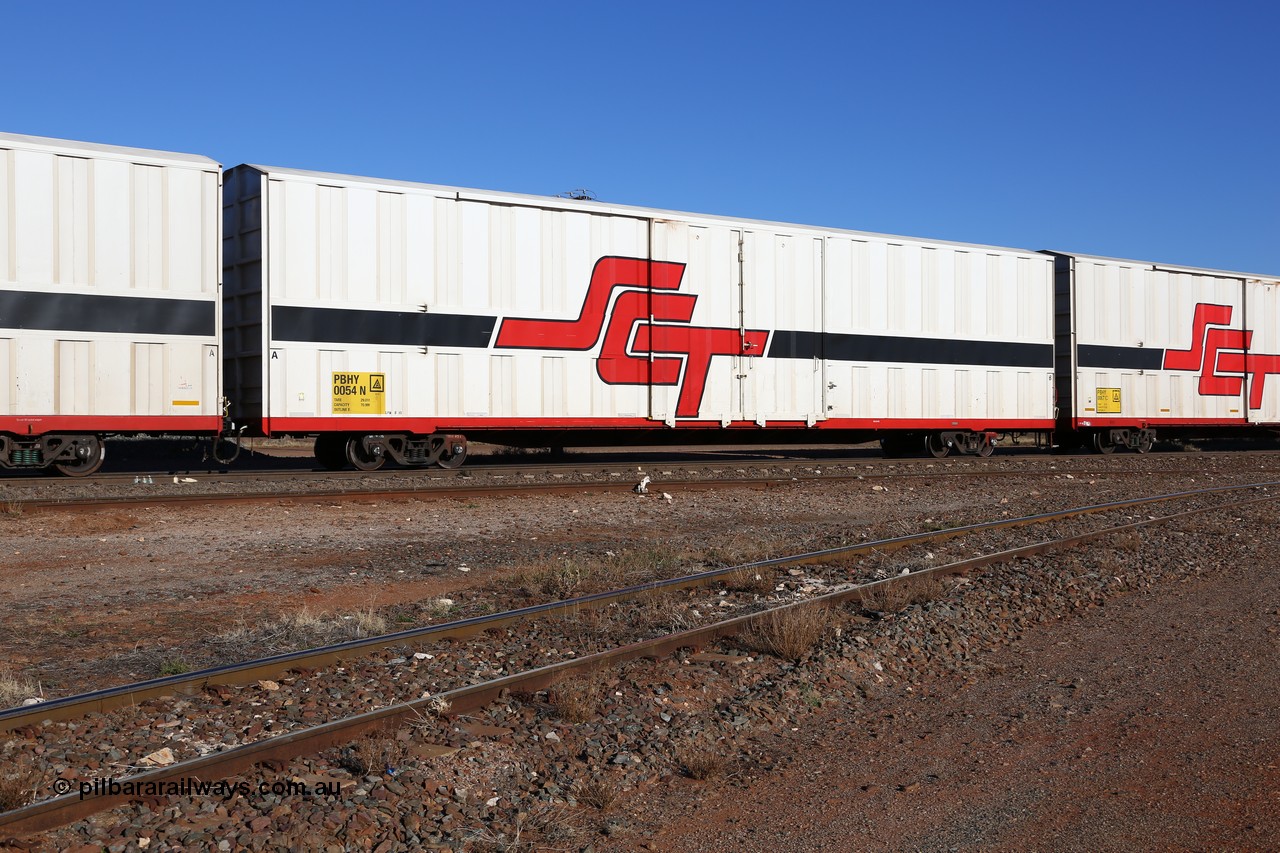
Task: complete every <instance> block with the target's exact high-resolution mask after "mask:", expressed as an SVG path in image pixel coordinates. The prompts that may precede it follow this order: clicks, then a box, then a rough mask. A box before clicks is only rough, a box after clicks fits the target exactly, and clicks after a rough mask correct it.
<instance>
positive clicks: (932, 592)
mask: <svg viewBox="0 0 1280 853" xmlns="http://www.w3.org/2000/svg"><path fill="white" fill-rule="evenodd" d="M946 592H947V585H946V584H945V583H944V582H943V580H942V578H940V577H938V576H937V575H934V574H932V573H931V574H926V575H919V576H913V575H907V576H905V577H903V578H901V579H899V580H894V581H892V582H889V583H882V584H879V585H878V586H874V587H872V588H871V589H868V590H865V591H863V593H862V594H861V596H860V600H861V606H862V609H863V610H868V611H873V612H876V613H897V612H899V611H901V610H904V609H906V608H907V607H910V606H911V605H913V604H923V603H924V602H926V601H933V600H934V599H936V598H940V597H942V596H943V595H945V594H946Z"/></svg>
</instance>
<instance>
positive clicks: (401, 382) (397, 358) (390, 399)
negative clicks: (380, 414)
mask: <svg viewBox="0 0 1280 853" xmlns="http://www.w3.org/2000/svg"><path fill="white" fill-rule="evenodd" d="M410 357H411V356H410V355H409V354H408V353H404V352H380V353H378V367H377V370H378V372H379V373H382V374H383V375H384V376H385V377H386V400H385V405H386V408H387V414H388V415H403V414H404V413H405V384H406V380H407V377H408V373H407V371H406V370H405V361H406V360H407V359H408V358H410Z"/></svg>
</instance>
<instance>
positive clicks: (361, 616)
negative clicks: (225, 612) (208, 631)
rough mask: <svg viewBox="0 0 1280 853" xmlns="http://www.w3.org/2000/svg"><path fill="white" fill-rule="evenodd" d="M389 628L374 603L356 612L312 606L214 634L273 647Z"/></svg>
mask: <svg viewBox="0 0 1280 853" xmlns="http://www.w3.org/2000/svg"><path fill="white" fill-rule="evenodd" d="M386 632H387V620H386V619H385V618H384V617H383V616H382V615H381V614H379V613H378V611H377V610H376V609H375V608H374V607H372V606H370V607H366V608H364V609H363V610H357V611H355V612H352V613H333V614H330V613H324V612H319V613H317V612H315V611H313V610H311V609H310V608H308V607H303V608H302V609H301V610H296V611H294V612H292V613H285V614H282V615H281V616H278V617H277V618H275V619H272V620H269V621H266V622H262V623H259V624H256V625H249V624H246V623H244V622H240V623H238V624H237V625H236V626H235V627H233V628H230V629H228V630H226V631H223V632H222V633H220V634H218V635H217V636H216V637H214V642H216V643H219V644H222V645H234V646H247V645H261V646H265V647H267V648H270V649H299V648H308V647H311V646H326V645H332V644H333V643H341V642H344V641H346V640H361V639H364V638H366V637H376V636H378V635H380V634H385V633H386Z"/></svg>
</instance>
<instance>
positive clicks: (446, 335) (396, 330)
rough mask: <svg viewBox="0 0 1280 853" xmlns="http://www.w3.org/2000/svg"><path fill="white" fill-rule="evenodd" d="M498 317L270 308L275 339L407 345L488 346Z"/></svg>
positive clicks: (349, 309)
mask: <svg viewBox="0 0 1280 853" xmlns="http://www.w3.org/2000/svg"><path fill="white" fill-rule="evenodd" d="M497 322H498V318H497V317H481V316H477V315H474V314H422V313H418V312H413V313H410V312H408V311H374V310H361V309H351V308H299V307H295V306H291V305H276V306H274V307H273V308H272V309H271V339H272V340H276V341H307V342H312V343H318V342H331V343H340V344H381V345H386V346H407V347H425V346H437V347H487V346H489V339H490V338H491V337H492V336H493V327H494V325H495V324H496V323H497Z"/></svg>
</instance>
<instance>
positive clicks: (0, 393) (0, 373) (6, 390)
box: [0, 158, 16, 415]
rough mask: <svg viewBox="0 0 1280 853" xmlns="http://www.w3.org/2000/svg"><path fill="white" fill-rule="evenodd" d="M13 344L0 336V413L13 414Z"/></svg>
mask: <svg viewBox="0 0 1280 853" xmlns="http://www.w3.org/2000/svg"><path fill="white" fill-rule="evenodd" d="M2 163H3V158H0V164H2ZM0 168H3V167H2V166H0ZM3 199H4V196H3V195H2V194H0V206H3V204H2V203H3ZM0 233H3V232H2V231H0ZM13 344H14V342H13V339H12V338H0V377H3V379H4V381H3V382H0V415H12V414H14V409H13V388H14V386H15V385H16V382H15V379H16V377H14V375H13Z"/></svg>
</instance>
